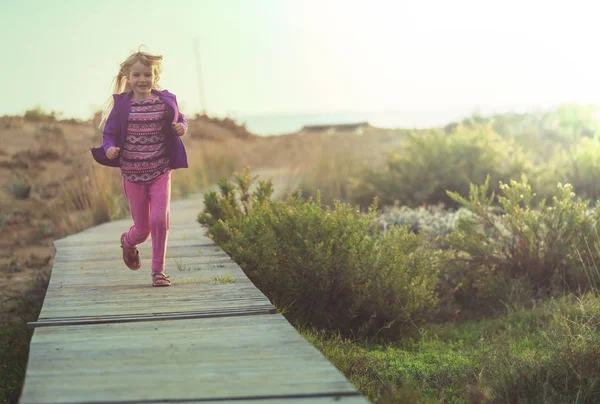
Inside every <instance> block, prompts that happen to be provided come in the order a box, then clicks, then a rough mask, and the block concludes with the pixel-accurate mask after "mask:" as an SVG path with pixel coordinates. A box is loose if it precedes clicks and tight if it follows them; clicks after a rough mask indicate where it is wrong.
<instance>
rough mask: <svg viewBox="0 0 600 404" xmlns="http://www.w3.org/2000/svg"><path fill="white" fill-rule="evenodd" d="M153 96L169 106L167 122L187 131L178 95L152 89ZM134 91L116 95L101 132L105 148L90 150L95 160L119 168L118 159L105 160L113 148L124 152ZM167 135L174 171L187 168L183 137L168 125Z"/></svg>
mask: <svg viewBox="0 0 600 404" xmlns="http://www.w3.org/2000/svg"><path fill="white" fill-rule="evenodd" d="M152 93H153V94H157V95H158V96H159V97H160V98H161V99H162V100H163V101H164V102H165V104H167V106H168V108H167V110H166V112H165V121H166V122H174V123H175V122H178V123H182V124H183V125H184V126H185V127H186V129H187V121H186V120H185V117H184V116H183V114H182V113H181V112H179V107H178V106H177V99H176V97H175V94H171V93H170V92H168V91H167V90H162V91H157V90H152ZM132 94H133V91H129V92H126V93H121V94H113V98H114V102H115V103H114V106H113V109H112V110H111V111H110V114H109V115H108V119H107V120H106V124H105V125H104V131H103V132H102V146H100V147H95V148H92V149H90V150H91V151H92V156H93V157H94V160H96V161H97V162H98V163H100V164H102V165H105V166H110V167H119V160H120V159H119V158H118V157H117V158H114V159H112V160H110V159H109V158H108V157H106V151H107V150H108V149H109V148H111V147H113V146H116V147H119V148H120V149H121V150H123V144H124V143H125V135H126V134H127V121H128V119H129V111H130V109H131V108H130V103H129V100H130V99H131V95H132ZM163 131H164V134H165V142H166V146H167V150H168V152H169V159H170V160H171V168H172V169H175V168H187V166H188V163H187V154H186V152H185V147H184V146H183V142H182V141H181V138H180V137H179V136H178V135H177V133H176V132H175V129H173V127H172V126H171V125H170V124H169V125H165V127H164V128H163Z"/></svg>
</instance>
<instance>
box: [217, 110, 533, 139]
mask: <svg viewBox="0 0 600 404" xmlns="http://www.w3.org/2000/svg"><path fill="white" fill-rule="evenodd" d="M536 109H539V108H536V107H525V108H516V107H495V108H481V107H476V108H473V107H456V108H440V109H414V110H397V111H363V112H360V111H353V112H332V113H300V114H262V115H244V114H235V113H229V114H228V117H229V118H231V119H234V120H235V121H236V122H237V123H239V124H245V125H246V129H248V130H249V131H250V132H252V133H254V134H256V135H259V136H276V135H281V134H287V133H294V132H297V131H299V130H301V129H302V127H304V126H305V125H325V124H347V123H359V122H368V123H369V124H370V125H372V126H376V127H380V128H389V129H423V128H431V127H440V126H445V125H447V124H449V123H452V122H458V121H461V120H463V119H464V118H467V117H470V116H473V115H474V114H477V115H483V116H486V115H492V114H496V113H505V112H530V111H532V110H536Z"/></svg>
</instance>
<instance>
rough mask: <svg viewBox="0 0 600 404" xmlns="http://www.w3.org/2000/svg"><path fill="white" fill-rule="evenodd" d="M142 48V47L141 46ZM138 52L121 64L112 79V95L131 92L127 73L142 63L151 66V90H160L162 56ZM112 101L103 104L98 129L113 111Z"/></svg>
mask: <svg viewBox="0 0 600 404" xmlns="http://www.w3.org/2000/svg"><path fill="white" fill-rule="evenodd" d="M142 46H144V45H142ZM142 46H140V47H139V48H138V51H137V52H135V53H132V54H131V55H130V56H129V57H128V58H127V59H125V61H124V62H123V63H121V68H120V69H119V73H118V74H117V75H116V76H115V78H114V79H113V81H112V83H113V94H120V93H123V92H126V91H129V90H131V86H130V85H129V83H128V82H127V78H128V77H129V72H130V70H131V66H133V65H134V64H136V63H137V62H140V63H142V64H143V65H144V66H151V67H152V73H153V75H154V83H152V88H153V89H156V90H160V87H159V85H158V79H160V73H161V71H162V64H161V62H162V58H163V57H162V55H152V54H151V53H148V52H142V51H141V50H140V49H141V48H142ZM113 106H114V99H113V97H112V95H111V96H110V97H109V98H108V100H107V101H106V103H105V104H104V108H103V112H102V120H101V122H100V125H99V127H102V126H103V125H104V123H105V122H106V119H107V118H108V115H109V114H110V111H111V110H112V109H113Z"/></svg>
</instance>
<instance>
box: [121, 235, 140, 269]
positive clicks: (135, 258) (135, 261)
mask: <svg viewBox="0 0 600 404" xmlns="http://www.w3.org/2000/svg"><path fill="white" fill-rule="evenodd" d="M125 234H127V233H123V234H121V248H122V249H123V262H124V263H125V265H127V268H129V269H132V270H134V271H135V270H138V269H140V267H141V266H142V259H141V258H140V252H139V251H138V249H137V247H133V248H129V247H125Z"/></svg>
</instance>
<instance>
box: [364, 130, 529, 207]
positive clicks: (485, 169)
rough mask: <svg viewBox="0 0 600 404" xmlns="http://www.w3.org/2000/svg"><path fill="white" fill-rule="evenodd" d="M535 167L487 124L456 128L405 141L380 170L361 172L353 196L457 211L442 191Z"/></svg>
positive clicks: (462, 188)
mask: <svg viewBox="0 0 600 404" xmlns="http://www.w3.org/2000/svg"><path fill="white" fill-rule="evenodd" d="M532 169H533V168H532V167H531V165H530V164H529V163H528V162H527V159H526V158H525V155H524V154H523V153H522V152H521V151H520V150H519V149H518V148H517V147H516V146H515V145H514V144H513V143H512V142H511V141H508V140H506V139H503V138H502V137H501V136H500V135H498V134H497V133H495V132H494V131H493V130H492V129H491V127H490V125H485V126H484V125H477V126H472V127H471V126H464V125H458V126H457V127H456V128H455V129H454V131H453V132H452V134H450V135H448V134H446V133H444V132H443V131H430V132H427V133H420V134H415V135H413V136H411V137H410V138H409V141H408V142H407V144H406V146H405V147H404V148H403V150H399V151H396V152H393V153H391V154H390V155H389V156H388V160H387V167H386V169H385V170H384V171H377V170H365V172H364V174H363V177H362V180H361V181H360V184H359V185H358V186H357V187H358V188H359V190H357V191H356V194H357V195H358V194H360V195H362V197H361V198H360V199H357V200H356V202H358V203H361V204H364V203H365V202H366V200H365V198H366V199H372V197H373V196H379V197H381V200H382V203H383V204H384V205H392V204H394V203H395V202H396V201H397V202H398V203H400V204H401V205H407V206H419V205H423V204H427V205H435V204H439V203H442V204H444V205H446V206H448V207H452V208H454V207H458V204H457V203H456V201H454V200H452V199H451V198H449V197H448V195H447V194H446V191H447V190H449V191H452V192H457V193H465V192H467V191H468V190H469V185H470V184H471V183H481V182H483V181H484V180H485V178H486V176H488V175H489V176H491V178H492V179H493V180H494V181H499V180H508V179H510V178H517V177H518V176H520V174H521V173H522V172H527V173H528V172H529V171H531V170H532Z"/></svg>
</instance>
